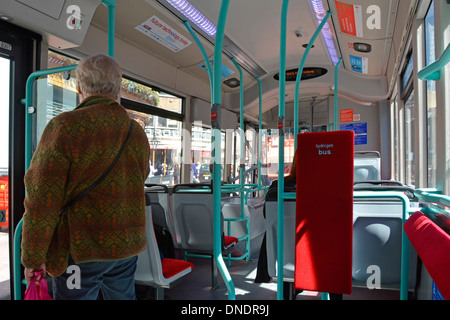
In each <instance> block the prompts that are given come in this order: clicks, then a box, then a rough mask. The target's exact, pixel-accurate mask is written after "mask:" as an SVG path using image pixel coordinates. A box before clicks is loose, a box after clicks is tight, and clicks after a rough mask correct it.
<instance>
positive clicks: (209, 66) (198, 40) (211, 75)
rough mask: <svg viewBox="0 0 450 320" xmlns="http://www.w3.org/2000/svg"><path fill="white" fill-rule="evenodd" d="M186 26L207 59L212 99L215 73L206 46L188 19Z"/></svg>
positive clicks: (185, 22)
mask: <svg viewBox="0 0 450 320" xmlns="http://www.w3.org/2000/svg"><path fill="white" fill-rule="evenodd" d="M184 26H185V27H186V29H187V30H188V31H189V33H190V35H191V36H192V38H194V41H195V43H196V44H197V47H198V48H199V49H200V52H201V54H202V56H203V60H205V64H206V71H208V75H209V86H210V88H211V99H212V96H213V82H212V81H213V74H212V68H211V64H210V63H209V58H208V55H207V54H206V51H205V48H204V47H203V45H202V43H201V42H200V39H199V38H198V37H197V35H196V34H195V32H194V30H193V29H192V27H191V25H190V24H189V22H188V21H184Z"/></svg>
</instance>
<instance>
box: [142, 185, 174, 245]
mask: <svg viewBox="0 0 450 320" xmlns="http://www.w3.org/2000/svg"><path fill="white" fill-rule="evenodd" d="M145 186H146V188H145V193H146V194H147V196H148V197H149V201H150V205H151V207H152V217H153V223H154V224H157V225H160V226H162V227H164V228H166V229H167V230H169V232H170V234H171V235H172V240H173V243H174V244H176V234H175V226H174V219H173V216H172V212H171V204H170V195H169V189H168V188H167V186H165V185H162V184H146V185H145Z"/></svg>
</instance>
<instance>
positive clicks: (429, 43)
mask: <svg viewBox="0 0 450 320" xmlns="http://www.w3.org/2000/svg"><path fill="white" fill-rule="evenodd" d="M425 58H426V64H427V65H429V64H431V63H432V62H434V60H435V59H436V56H435V46H434V4H433V1H432V2H431V5H430V8H429V10H428V13H427V15H426V17H425ZM426 84H427V143H428V148H427V149H428V166H427V171H428V187H429V188H432V187H436V81H427V82H426Z"/></svg>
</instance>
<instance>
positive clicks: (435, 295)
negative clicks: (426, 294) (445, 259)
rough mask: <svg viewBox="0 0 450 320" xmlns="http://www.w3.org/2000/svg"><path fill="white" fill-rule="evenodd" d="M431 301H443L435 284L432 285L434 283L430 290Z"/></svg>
mask: <svg viewBox="0 0 450 320" xmlns="http://www.w3.org/2000/svg"><path fill="white" fill-rule="evenodd" d="M431 300H445V298H444V296H443V295H442V293H441V292H440V291H439V288H438V287H437V286H436V283H434V281H433V285H432V288H431Z"/></svg>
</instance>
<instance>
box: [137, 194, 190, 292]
mask: <svg viewBox="0 0 450 320" xmlns="http://www.w3.org/2000/svg"><path fill="white" fill-rule="evenodd" d="M149 201H150V200H149V195H148V194H146V206H145V215H146V222H145V229H146V238H147V240H146V241H147V248H146V249H145V250H144V251H143V252H141V253H140V254H139V256H138V261H137V268H136V273H135V283H136V284H140V285H147V286H151V287H155V288H156V292H157V299H163V298H164V288H170V287H171V285H173V284H175V282H176V281H177V280H179V279H181V278H182V277H183V276H185V275H187V274H188V273H190V272H191V271H192V269H193V268H194V266H193V264H192V263H190V262H188V261H184V260H178V259H169V258H161V255H160V253H159V249H158V243H157V241H156V236H155V231H154V228H153V219H152V209H151V206H150V205H149V204H150V203H149Z"/></svg>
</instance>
